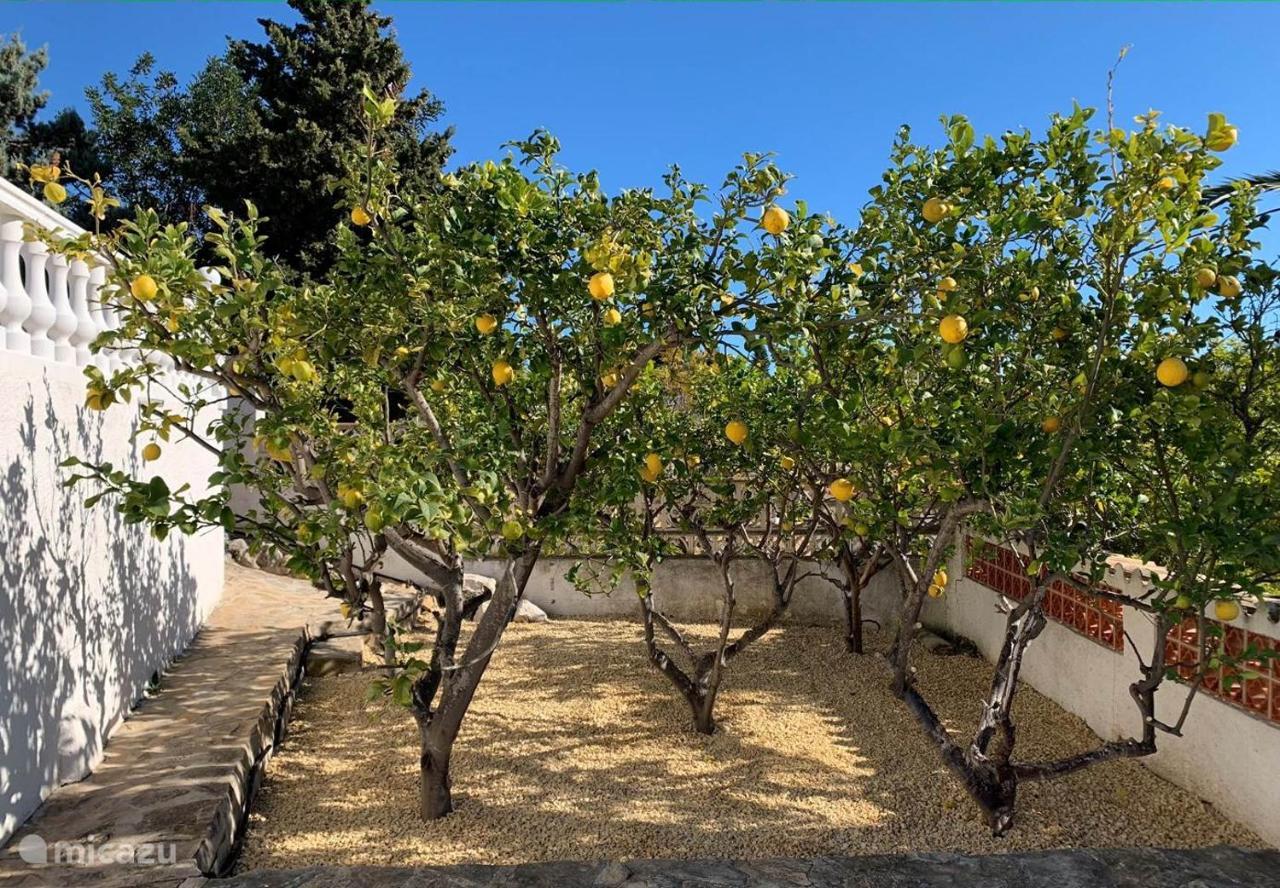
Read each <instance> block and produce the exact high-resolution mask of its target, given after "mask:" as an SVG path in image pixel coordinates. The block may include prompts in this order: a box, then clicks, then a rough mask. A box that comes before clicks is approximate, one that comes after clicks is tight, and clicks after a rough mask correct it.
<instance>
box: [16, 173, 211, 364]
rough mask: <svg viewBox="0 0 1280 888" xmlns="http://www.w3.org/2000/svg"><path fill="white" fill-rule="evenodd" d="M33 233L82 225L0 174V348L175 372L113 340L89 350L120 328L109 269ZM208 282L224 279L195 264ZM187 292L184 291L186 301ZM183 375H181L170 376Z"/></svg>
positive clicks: (72, 233) (72, 231) (155, 356)
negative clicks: (111, 343)
mask: <svg viewBox="0 0 1280 888" xmlns="http://www.w3.org/2000/svg"><path fill="white" fill-rule="evenodd" d="M33 230H34V231H37V232H38V231H48V232H53V233H54V234H55V235H65V236H67V237H76V236H79V235H82V234H83V233H84V229H82V228H80V227H79V226H77V225H76V224H75V223H74V222H72V221H71V220H70V219H67V218H66V217H64V216H62V215H60V214H59V213H57V212H56V211H54V210H53V209H51V208H50V207H48V206H46V205H45V204H43V203H41V202H40V201H39V200H37V199H35V198H34V197H32V196H31V195H30V194H28V193H27V192H26V191H24V190H23V189H21V188H18V187H17V186H15V185H14V184H13V183H11V182H9V181H7V180H5V179H3V178H0V330H2V331H3V332H2V333H0V349H3V350H6V351H11V352H18V353H20V354H25V355H30V356H31V357H34V358H38V359H40V360H44V361H56V362H58V363H62V364H75V365H77V366H80V367H87V366H90V365H93V366H95V367H98V368H99V369H101V370H102V371H103V372H104V373H110V372H111V371H113V370H115V369H118V368H120V367H123V366H125V365H127V364H132V363H135V362H137V361H139V360H141V359H143V358H144V357H145V359H146V360H147V361H150V362H151V363H153V364H156V365H157V366H159V367H160V368H162V370H164V371H168V373H169V374H172V373H174V372H175V371H174V361H173V358H172V357H170V356H169V355H168V354H166V353H165V352H162V351H159V350H155V349H147V350H146V351H145V355H144V353H143V350H141V349H138V348H127V347H120V346H113V347H111V348H109V349H104V350H102V351H100V352H99V353H98V354H96V355H95V354H94V353H93V352H92V350H91V349H90V345H91V344H92V343H93V342H94V340H96V339H97V338H98V336H99V335H100V334H102V333H103V332H105V331H107V330H116V329H118V328H119V326H120V323H121V319H120V316H119V314H118V310H117V307H116V305H115V302H116V299H115V294H114V292H113V291H112V289H111V287H110V286H109V285H108V284H107V267H106V264H105V263H103V262H101V261H100V260H97V259H94V258H92V257H84V258H76V259H72V258H69V257H68V256H67V255H64V254H63V253H60V252H57V251H56V250H54V249H52V248H51V247H52V243H53V242H52V241H49V242H47V243H46V242H45V241H43V240H40V239H38V237H36V236H33V233H32V232H33ZM200 274H201V276H202V277H203V278H204V280H205V286H206V287H207V288H210V289H211V288H213V287H214V286H216V285H217V284H219V283H220V282H221V280H222V278H221V275H219V273H218V272H217V271H216V270H215V269H212V268H202V269H200ZM190 299H191V297H188V302H190ZM173 378H175V379H177V378H183V379H185V378H186V377H185V374H180V375H179V376H176V377H173Z"/></svg>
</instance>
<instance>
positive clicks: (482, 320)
mask: <svg viewBox="0 0 1280 888" xmlns="http://www.w3.org/2000/svg"><path fill="white" fill-rule="evenodd" d="M476 329H477V330H479V331H480V335H481V336H488V335H489V334H490V333H492V332H493V331H494V330H497V329H498V319H497V318H495V317H494V316H493V315H491V314H482V315H477V316H476Z"/></svg>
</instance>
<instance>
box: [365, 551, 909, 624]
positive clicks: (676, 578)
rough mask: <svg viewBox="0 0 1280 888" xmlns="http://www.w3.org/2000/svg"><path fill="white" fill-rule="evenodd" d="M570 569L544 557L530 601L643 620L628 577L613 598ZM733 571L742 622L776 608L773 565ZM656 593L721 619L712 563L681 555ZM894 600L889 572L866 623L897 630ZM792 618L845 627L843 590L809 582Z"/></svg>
mask: <svg viewBox="0 0 1280 888" xmlns="http://www.w3.org/2000/svg"><path fill="white" fill-rule="evenodd" d="M573 564H574V560H573V559H571V558H552V557H546V558H542V559H540V560H539V561H538V564H537V566H536V567H535V568H534V571H533V576H531V577H530V578H529V584H528V586H527V587H526V588H525V597H526V598H527V599H528V600H529V601H531V602H533V603H534V604H536V605H537V606H538V607H540V608H542V609H543V610H545V611H546V612H547V613H548V614H550V615H551V616H552V617H626V618H638V617H639V605H638V604H637V603H636V595H635V587H634V586H632V584H631V580H630V578H629V577H628V578H626V579H624V580H623V581H622V583H621V584H620V585H619V586H618V588H617V589H615V590H613V591H612V592H610V593H608V594H605V593H594V594H590V595H588V594H586V593H584V592H581V591H579V590H578V589H577V588H576V587H575V586H574V585H573V583H571V582H570V581H569V580H568V579H566V577H565V573H566V572H567V571H568V570H569V568H571V567H572V566H573ZM384 569H385V570H386V572H387V573H388V574H390V575H391V576H397V577H402V578H405V579H410V580H414V581H417V582H422V581H423V580H424V578H423V577H422V575H421V574H419V573H418V572H417V571H415V570H414V569H413V568H411V567H409V566H408V565H407V564H406V563H405V562H404V561H403V560H402V559H400V558H399V557H397V556H396V555H395V554H394V553H391V554H390V555H388V556H387V558H386V563H385V565H384ZM467 570H469V571H473V572H475V573H479V574H484V575H485V576H491V577H497V576H498V575H499V573H500V572H501V570H502V564H501V562H498V561H481V562H477V563H474V564H469V565H468V566H467ZM734 570H735V576H736V582H735V583H734V594H735V597H736V598H737V601H738V604H737V609H736V612H737V618H738V619H739V620H744V621H745V620H749V619H752V618H755V617H759V616H762V615H763V614H765V613H767V612H768V609H769V608H770V607H771V606H772V598H771V595H772V592H771V588H770V582H771V580H770V579H769V572H770V568H769V566H768V565H767V564H765V563H763V562H759V561H750V560H747V559H743V560H741V561H739V562H737V564H736V565H735V567H734ZM805 570H806V571H816V570H817V566H816V565H813V564H809V565H807V566H806V567H805ZM653 593H654V596H655V597H656V599H657V601H658V603H659V606H660V607H661V608H662V609H663V612H664V613H666V614H667V615H668V616H669V617H671V618H672V619H674V620H678V621H681V622H689V623H698V622H704V623H709V622H714V621H716V620H718V619H719V617H720V595H721V590H720V577H719V574H718V573H717V571H716V568H715V565H713V564H712V563H711V562H710V561H709V560H708V559H705V558H698V557H680V558H669V559H667V560H666V561H664V562H662V563H661V564H660V565H659V566H658V569H657V571H656V572H655V575H654V579H653ZM897 601H898V592H897V585H896V581H895V580H894V578H893V577H892V572H891V571H888V570H884V571H881V572H880V574H879V575H878V576H876V578H875V579H874V580H872V581H871V583H870V584H868V588H867V589H866V591H865V592H864V593H863V596H862V616H863V619H869V620H877V621H879V622H880V624H881V625H882V626H885V625H897V614H898V605H897ZM787 619H788V621H789V622H793V623H800V624H806V625H828V624H835V625H840V624H842V622H843V620H844V611H843V609H842V605H841V602H840V591H839V590H838V589H837V588H836V587H835V586H833V585H831V584H830V583H828V582H826V581H825V580H823V579H822V578H821V577H817V576H813V577H806V578H805V579H804V580H802V581H801V583H800V585H799V587H798V588H797V589H796V592H795V595H794V597H793V598H792V602H791V610H790V615H789V616H788V618H787Z"/></svg>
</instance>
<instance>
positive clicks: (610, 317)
mask: <svg viewBox="0 0 1280 888" xmlns="http://www.w3.org/2000/svg"><path fill="white" fill-rule="evenodd" d="M621 323H622V312H620V311H618V310H617V309H616V308H611V309H609V310H608V311H606V312H605V313H604V325H605V326H606V327H616V326H618V325H619V324H621Z"/></svg>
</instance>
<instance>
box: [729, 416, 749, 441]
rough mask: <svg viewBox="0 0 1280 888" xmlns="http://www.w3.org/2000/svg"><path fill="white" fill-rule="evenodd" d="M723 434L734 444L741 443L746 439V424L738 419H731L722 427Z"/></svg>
mask: <svg viewBox="0 0 1280 888" xmlns="http://www.w3.org/2000/svg"><path fill="white" fill-rule="evenodd" d="M724 436H725V437H726V438H728V439H729V440H730V441H732V442H733V443H734V444H741V443H742V442H743V441H745V440H747V424H746V423H744V422H742V421H741V420H738V419H732V420H730V421H729V422H728V424H726V425H725V427H724Z"/></svg>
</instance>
